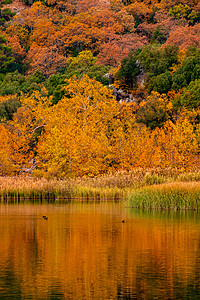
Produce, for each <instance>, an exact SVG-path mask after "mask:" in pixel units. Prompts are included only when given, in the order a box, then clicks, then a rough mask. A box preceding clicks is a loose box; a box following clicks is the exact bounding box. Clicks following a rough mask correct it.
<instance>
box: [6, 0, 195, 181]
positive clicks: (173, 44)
mask: <svg viewBox="0 0 200 300" xmlns="http://www.w3.org/2000/svg"><path fill="white" fill-rule="evenodd" d="M0 141H1V144H0V175H11V174H12V175H13V174H19V173H23V172H25V173H28V172H30V173H32V174H33V175H34V176H37V177H42V176H46V177H53V176H56V177H65V176H67V177H71V176H97V175H101V174H105V173H108V172H115V171H118V170H125V171H130V170H132V169H134V168H138V167H142V168H155V167H159V168H171V169H176V170H180V171H185V170H196V169H197V168H199V166H200V156H199V152H200V2H199V1H198V0H182V1H178V0H170V1H166V0H152V1H151V0H144V1H142V0H141V1H140V0H138V1H134V0H130V1H127V0H68V1H65V0H44V1H35V0H24V1H22V0H20V1H19V0H13V1H12V0H4V1H1V4H0Z"/></svg>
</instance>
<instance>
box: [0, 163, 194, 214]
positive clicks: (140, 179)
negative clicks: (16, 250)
mask: <svg viewBox="0 0 200 300" xmlns="http://www.w3.org/2000/svg"><path fill="white" fill-rule="evenodd" d="M25 199H26V200H30V201H38V200H39V201H43V200H44V201H49V202H54V201H57V200H58V201H59V200H60V201H66V200H71V199H77V200H80V199H92V200H118V199H120V200H123V201H127V203H128V206H131V207H137V208H149V209H152V208H156V209H157V208H159V209H199V208H200V172H193V173H182V174H179V173H177V172H175V171H172V170H170V169H169V170H160V169H154V170H152V169H151V170H144V169H136V170H133V171H132V172H129V173H127V172H117V173H115V174H110V175H104V176H99V177H95V178H68V179H55V178H54V179H46V178H34V177H24V176H16V177H3V176H2V177H0V200H1V201H2V202H4V201H7V202H8V201H13V202H15V201H16V202H20V201H23V200H25ZM127 199H128V200H127Z"/></svg>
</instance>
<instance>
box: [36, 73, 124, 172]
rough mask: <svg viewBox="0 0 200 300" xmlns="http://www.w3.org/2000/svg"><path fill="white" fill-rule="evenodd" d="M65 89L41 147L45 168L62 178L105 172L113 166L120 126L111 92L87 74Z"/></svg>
mask: <svg viewBox="0 0 200 300" xmlns="http://www.w3.org/2000/svg"><path fill="white" fill-rule="evenodd" d="M64 89H65V93H66V96H65V97H64V99H62V100H61V101H59V103H58V104H57V105H55V106H54V107H53V108H52V111H51V114H50V115H49V120H48V123H47V126H46V127H45V132H44V133H43V135H42V137H41V138H40V141H39V144H38V149H37V151H38V157H39V158H40V161H41V166H42V168H43V169H44V170H47V171H48V172H49V173H50V174H54V175H59V176H64V175H69V176H72V175H80V176H83V175H98V174H99V173H103V172H106V171H107V170H108V169H109V168H112V166H113V164H114V162H113V161H114V158H113V156H112V147H113V145H112V142H111V141H113V139H112V137H113V134H114V132H116V131H115V129H116V128H117V127H119V122H118V120H117V115H118V113H119V112H118V109H119V108H118V104H117V102H116V100H115V98H114V96H113V95H112V91H111V90H109V89H108V88H106V87H104V86H103V85H102V84H101V83H99V82H97V81H95V80H94V79H90V78H89V77H88V76H86V75H84V76H83V77H82V79H77V78H76V77H74V78H71V79H69V80H67V81H66V86H65V88H64Z"/></svg>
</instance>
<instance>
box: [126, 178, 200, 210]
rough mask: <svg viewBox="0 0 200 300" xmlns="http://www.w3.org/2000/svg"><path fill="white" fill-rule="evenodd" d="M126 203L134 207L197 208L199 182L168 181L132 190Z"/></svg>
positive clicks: (198, 203)
mask: <svg viewBox="0 0 200 300" xmlns="http://www.w3.org/2000/svg"><path fill="white" fill-rule="evenodd" d="M128 203H129V205H130V206H132V207H136V208H148V209H169V210H189V209H190V210H198V209H200V182H195V181H194V182H191V181H190V182H170V183H163V184H160V185H152V186H146V187H143V188H139V189H136V190H134V191H132V192H131V193H130V195H129V198H128Z"/></svg>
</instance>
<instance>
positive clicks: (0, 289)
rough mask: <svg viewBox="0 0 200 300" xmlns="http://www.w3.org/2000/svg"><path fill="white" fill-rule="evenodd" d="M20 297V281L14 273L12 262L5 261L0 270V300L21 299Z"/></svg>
mask: <svg viewBox="0 0 200 300" xmlns="http://www.w3.org/2000/svg"><path fill="white" fill-rule="evenodd" d="M8 295H9V296H8ZM22 295H23V293H22V289H21V280H20V278H19V276H18V275H17V274H16V273H15V271H14V266H13V263H12V261H11V260H7V261H6V263H5V264H4V267H3V268H1V270H0V299H2V300H3V299H11V298H12V299H16V300H17V299H22ZM9 297H10V298H9Z"/></svg>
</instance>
